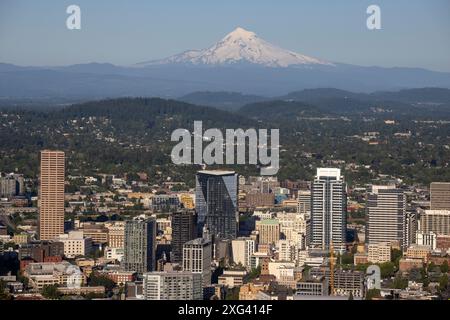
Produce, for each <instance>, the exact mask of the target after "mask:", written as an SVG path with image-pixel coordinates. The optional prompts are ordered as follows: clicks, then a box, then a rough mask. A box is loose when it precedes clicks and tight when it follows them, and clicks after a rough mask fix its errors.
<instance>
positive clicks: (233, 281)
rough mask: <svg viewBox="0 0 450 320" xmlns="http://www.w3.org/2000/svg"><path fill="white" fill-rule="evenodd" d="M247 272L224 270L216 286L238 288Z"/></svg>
mask: <svg viewBox="0 0 450 320" xmlns="http://www.w3.org/2000/svg"><path fill="white" fill-rule="evenodd" d="M246 275H247V272H246V271H244V270H225V271H224V272H223V274H222V275H221V276H219V280H218V284H219V285H222V286H225V287H228V288H234V287H240V286H242V285H243V284H244V277H245V276H246Z"/></svg>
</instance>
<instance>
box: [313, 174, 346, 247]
mask: <svg viewBox="0 0 450 320" xmlns="http://www.w3.org/2000/svg"><path fill="white" fill-rule="evenodd" d="M311 196H312V207H311V246H313V247H315V248H318V249H321V250H326V251H328V250H330V245H333V248H334V250H337V251H344V250H345V242H346V216H347V195H346V185H345V182H344V178H343V177H342V176H341V170H340V169H334V168H319V169H317V175H316V178H315V180H314V182H313V184H312V189H311Z"/></svg>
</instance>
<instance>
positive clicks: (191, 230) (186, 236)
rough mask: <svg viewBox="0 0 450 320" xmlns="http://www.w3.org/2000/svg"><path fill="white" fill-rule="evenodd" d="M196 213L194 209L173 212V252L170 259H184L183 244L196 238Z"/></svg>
mask: <svg viewBox="0 0 450 320" xmlns="http://www.w3.org/2000/svg"><path fill="white" fill-rule="evenodd" d="M195 219H196V217H195V215H194V213H193V212H192V211H185V212H175V213H173V214H172V242H171V244H172V252H171V256H170V261H171V262H175V263H181V262H182V261H183V245H184V244H185V243H186V242H188V241H191V240H193V239H195V238H196V234H197V230H196V227H195Z"/></svg>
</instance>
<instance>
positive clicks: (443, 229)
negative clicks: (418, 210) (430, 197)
mask: <svg viewBox="0 0 450 320" xmlns="http://www.w3.org/2000/svg"><path fill="white" fill-rule="evenodd" d="M419 230H420V231H423V232H425V233H430V232H434V233H436V234H437V235H447V236H450V210H425V212H424V213H422V214H421V215H420V226H419Z"/></svg>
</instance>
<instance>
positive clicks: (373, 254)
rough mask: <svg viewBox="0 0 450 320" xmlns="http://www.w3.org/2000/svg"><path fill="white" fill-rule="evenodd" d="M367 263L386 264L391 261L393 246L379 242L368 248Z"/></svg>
mask: <svg viewBox="0 0 450 320" xmlns="http://www.w3.org/2000/svg"><path fill="white" fill-rule="evenodd" d="M367 253H368V254H367V261H368V262H371V263H385V262H390V261H391V245H390V244H389V242H379V243H373V244H369V245H368V246H367Z"/></svg>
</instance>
